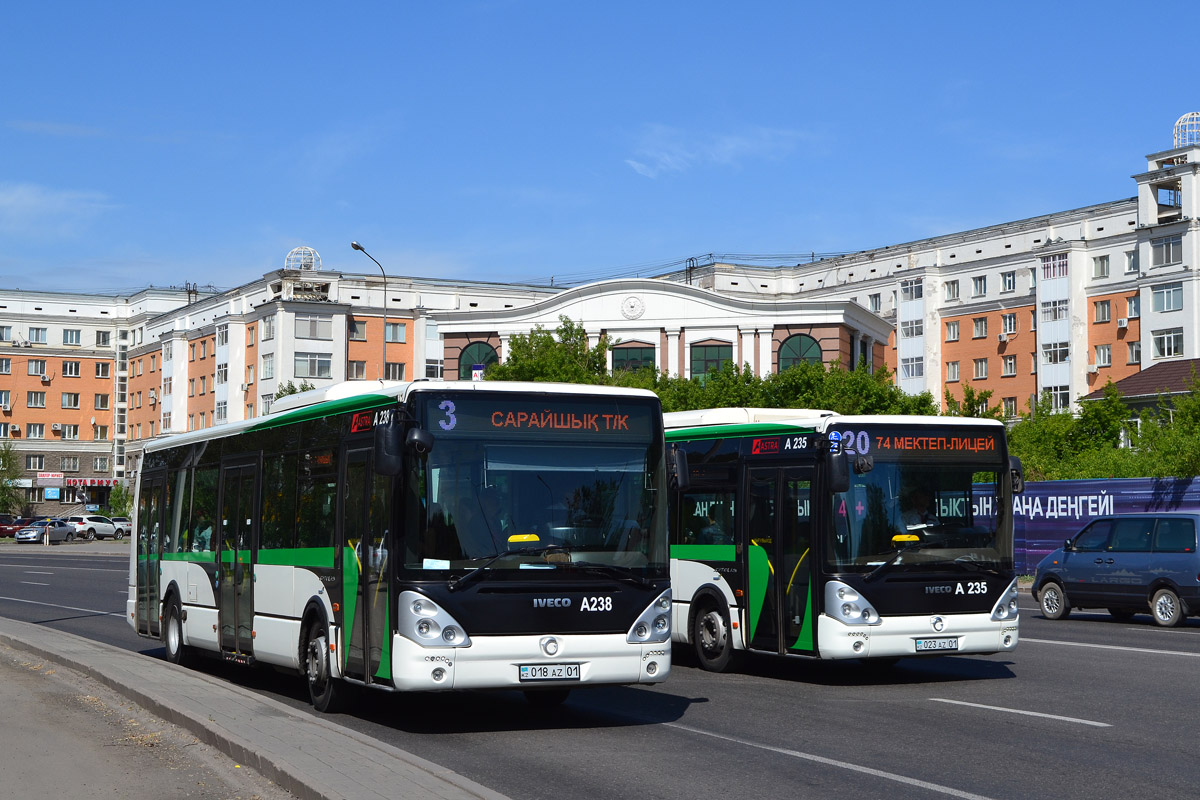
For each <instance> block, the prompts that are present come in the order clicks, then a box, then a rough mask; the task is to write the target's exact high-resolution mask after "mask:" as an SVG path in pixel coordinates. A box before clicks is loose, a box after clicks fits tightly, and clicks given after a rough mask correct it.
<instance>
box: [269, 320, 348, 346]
mask: <svg viewBox="0 0 1200 800" xmlns="http://www.w3.org/2000/svg"><path fill="white" fill-rule="evenodd" d="M263 338H266V337H265V336H264V337H263ZM296 338H297V339H319V340H321V341H330V340H332V339H333V320H332V319H331V318H330V317H318V316H314V315H308V314H297V315H296Z"/></svg>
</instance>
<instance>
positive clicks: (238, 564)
mask: <svg viewBox="0 0 1200 800" xmlns="http://www.w3.org/2000/svg"><path fill="white" fill-rule="evenodd" d="M257 476H258V468H257V465H256V464H246V463H244V462H243V463H241V464H223V465H222V466H221V487H220V491H221V498H220V500H219V501H218V502H219V507H220V509H221V519H220V520H218V530H217V619H218V626H219V627H220V629H221V652H222V654H223V655H224V656H225V657H226V658H227V659H229V660H232V661H249V660H250V659H252V658H253V656H254V641H253V635H254V634H253V628H254V565H253V561H254V559H253V555H254V552H253V546H254V538H255V537H254V527H255V520H256V519H257V516H256V514H255V509H254V505H255V498H256V497H257V491H256V489H257Z"/></svg>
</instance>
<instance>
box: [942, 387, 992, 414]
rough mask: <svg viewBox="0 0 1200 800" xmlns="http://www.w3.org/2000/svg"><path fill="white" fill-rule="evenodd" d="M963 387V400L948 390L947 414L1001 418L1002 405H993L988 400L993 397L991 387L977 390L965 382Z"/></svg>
mask: <svg viewBox="0 0 1200 800" xmlns="http://www.w3.org/2000/svg"><path fill="white" fill-rule="evenodd" d="M962 389H963V399H962V400H961V401H960V400H958V399H956V398H955V397H954V395H952V394H950V390H949V389H947V390H946V416H950V417H982V418H985V419H1000V413H1001V408H1000V406H993V405H991V404H990V403H989V402H988V401H990V400H991V399H992V390H991V389H987V390H985V391H982V392H976V391H975V388H974V387H973V386H971V384H969V383H964V384H963V387H962Z"/></svg>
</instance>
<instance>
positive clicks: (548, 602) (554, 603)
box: [533, 597, 571, 608]
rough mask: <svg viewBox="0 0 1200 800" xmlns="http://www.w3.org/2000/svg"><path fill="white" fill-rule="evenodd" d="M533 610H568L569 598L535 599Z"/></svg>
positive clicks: (569, 605)
mask: <svg viewBox="0 0 1200 800" xmlns="http://www.w3.org/2000/svg"><path fill="white" fill-rule="evenodd" d="M533 607H534V608H570V607H571V598H569V597H535V598H533Z"/></svg>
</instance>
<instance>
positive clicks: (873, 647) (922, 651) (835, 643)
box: [817, 614, 1020, 659]
mask: <svg viewBox="0 0 1200 800" xmlns="http://www.w3.org/2000/svg"><path fill="white" fill-rule="evenodd" d="M939 626H940V628H941V630H938V629H937V628H938V627H939ZM1019 639H1020V635H1019V626H1018V624H1017V620H1016V619H1009V620H1004V621H1003V622H997V621H995V620H993V619H992V618H991V614H934V615H928V614H923V615H919V616H910V617H886V618H884V619H883V620H882V621H881V622H880V624H878V625H846V624H844V623H842V622H840V621H838V620H836V619H834V618H832V617H829V616H827V615H825V614H822V615H821V618H820V620H819V622H818V623H817V647H818V648H819V650H820V654H821V657H822V658H831V659H839V658H896V657H903V656H926V655H943V656H944V655H962V654H971V655H980V654H985V653H1003V652H1009V651H1011V650H1014V649H1015V648H1016V646H1017V641H1018V640H1019Z"/></svg>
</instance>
